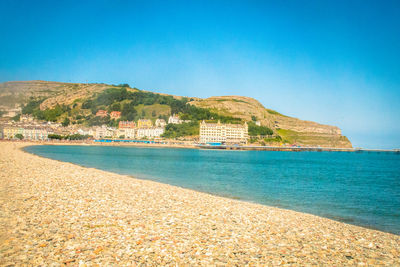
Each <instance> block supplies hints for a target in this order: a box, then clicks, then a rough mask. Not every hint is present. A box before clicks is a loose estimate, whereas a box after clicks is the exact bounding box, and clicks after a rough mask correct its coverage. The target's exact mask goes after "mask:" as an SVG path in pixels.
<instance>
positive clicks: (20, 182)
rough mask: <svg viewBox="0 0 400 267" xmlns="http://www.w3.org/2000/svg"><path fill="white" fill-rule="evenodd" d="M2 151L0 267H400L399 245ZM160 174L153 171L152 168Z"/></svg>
mask: <svg viewBox="0 0 400 267" xmlns="http://www.w3.org/2000/svg"><path fill="white" fill-rule="evenodd" d="M24 145H27V144H21V143H7V142H1V143H0V170H1V171H0V179H1V187H0V190H1V192H0V265H1V266H24V265H25V266H39V265H42V266H60V265H64V264H67V265H71V266H96V265H99V266H131V265H132V266H136V265H145V266H147V265H150V266H156V265H173V266H176V265H178V266H197V265H207V266H210V265H211V266H226V265H227V266H232V265H238V266H243V265H250V266H254V265H267V266H276V265H301V266H304V265H307V266H310V265H318V266H320V265H324V266H346V265H352V266H354V265H358V266H362V265H364V266H377V265H386V266H400V236H397V235H393V234H389V233H384V232H380V231H375V230H370V229H366V228H362V227H357V226H353V225H348V224H344V223H340V222H336V221H333V220H329V219H325V218H321V217H317V216H313V215H309V214H303V213H299V212H294V211H289V210H282V209H278V208H274V207H268V206H263V205H258V204H253V203H246V202H243V201H238V200H232V199H227V198H223V197H217V196H212V195H209V194H205V193H200V192H196V191H192V190H187V189H183V188H179V187H175V186H170V185H166V184H161V183H157V182H152V181H145V180H139V179H134V178H132V177H128V176H123V175H117V174H113V173H110V172H105V171H100V170H96V169H91V168H84V167H80V166H77V165H74V164H70V163H63V162H59V161H56V160H50V159H44V158H41V157H39V156H35V155H31V154H29V153H26V152H23V151H22V150H20V148H21V147H22V146H24ZM154 167H155V168H157V166H154Z"/></svg>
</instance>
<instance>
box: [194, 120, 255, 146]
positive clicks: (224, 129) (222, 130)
mask: <svg viewBox="0 0 400 267" xmlns="http://www.w3.org/2000/svg"><path fill="white" fill-rule="evenodd" d="M248 138H249V135H248V127H247V123H246V122H245V123H244V124H224V123H221V122H220V121H218V123H206V122H205V121H204V120H203V121H202V122H201V123H200V143H202V144H204V143H214V142H217V143H226V144H246V143H247V139H248Z"/></svg>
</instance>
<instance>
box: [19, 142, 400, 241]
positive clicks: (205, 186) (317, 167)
mask: <svg viewBox="0 0 400 267" xmlns="http://www.w3.org/2000/svg"><path fill="white" fill-rule="evenodd" d="M25 150H26V151H28V152H31V153H34V154H37V155H40V156H44V157H47V158H52V159H57V160H61V161H67V162H72V163H76V164H79V165H82V166H87V167H94V168H98V169H102V170H106V171H111V172H115V173H119V174H127V175H132V176H135V177H138V178H141V179H149V180H154V181H159V182H162V183H167V184H172V185H177V186H181V187H186V188H191V189H194V190H198V191H203V192H208V193H212V194H217V195H220V196H225V197H232V198H239V199H242V200H246V201H251V202H257V203H261V204H266V205H271V206H276V207H281V208H287V209H292V210H296V211H301V212H307V213H312V214H315V215H319V216H323V217H327V218H331V219H335V220H339V221H343V222H347V223H351V224H356V225H361V226H367V227H370V228H375V229H379V230H382V231H387V232H392V233H395V234H400V154H394V153H377V152H373V153H351V152H269V151H224V150H197V149H171V148H137V147H110V146H104V147H102V146H31V147H27V148H25Z"/></svg>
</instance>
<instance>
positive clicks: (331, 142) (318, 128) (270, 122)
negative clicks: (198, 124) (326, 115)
mask: <svg viewBox="0 0 400 267" xmlns="http://www.w3.org/2000/svg"><path fill="white" fill-rule="evenodd" d="M191 104H193V105H196V106H198V107H202V108H209V109H211V110H212V111H214V112H217V113H220V114H223V115H227V116H228V115H230V116H233V117H237V118H242V119H244V120H247V121H250V120H252V117H256V118H257V120H259V121H260V123H261V125H264V126H267V127H269V128H271V129H273V130H275V131H276V132H277V133H278V134H279V135H280V136H282V137H284V138H285V139H286V140H288V141H290V142H293V143H300V144H304V145H320V146H331V147H351V143H350V141H349V140H348V138H347V137H345V136H342V133H341V130H340V129H339V128H338V127H336V126H331V125H324V124H319V123H316V122H313V121H305V120H300V119H297V118H293V117H288V116H285V115H282V114H280V113H279V112H276V111H274V110H271V109H268V108H265V107H264V106H263V105H262V104H261V103H260V102H258V101H257V100H255V99H253V98H250V97H244V96H218V97H210V98H206V99H196V100H195V101H192V102H191Z"/></svg>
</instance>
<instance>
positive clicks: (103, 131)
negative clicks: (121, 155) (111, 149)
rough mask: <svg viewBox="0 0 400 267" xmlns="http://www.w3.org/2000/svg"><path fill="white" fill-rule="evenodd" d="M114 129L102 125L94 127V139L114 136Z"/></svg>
mask: <svg viewBox="0 0 400 267" xmlns="http://www.w3.org/2000/svg"><path fill="white" fill-rule="evenodd" d="M114 131H115V129H114V128H112V127H107V126H106V125H102V126H101V127H97V128H96V131H95V134H94V137H95V138H96V139H102V138H111V137H113V136H114Z"/></svg>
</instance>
